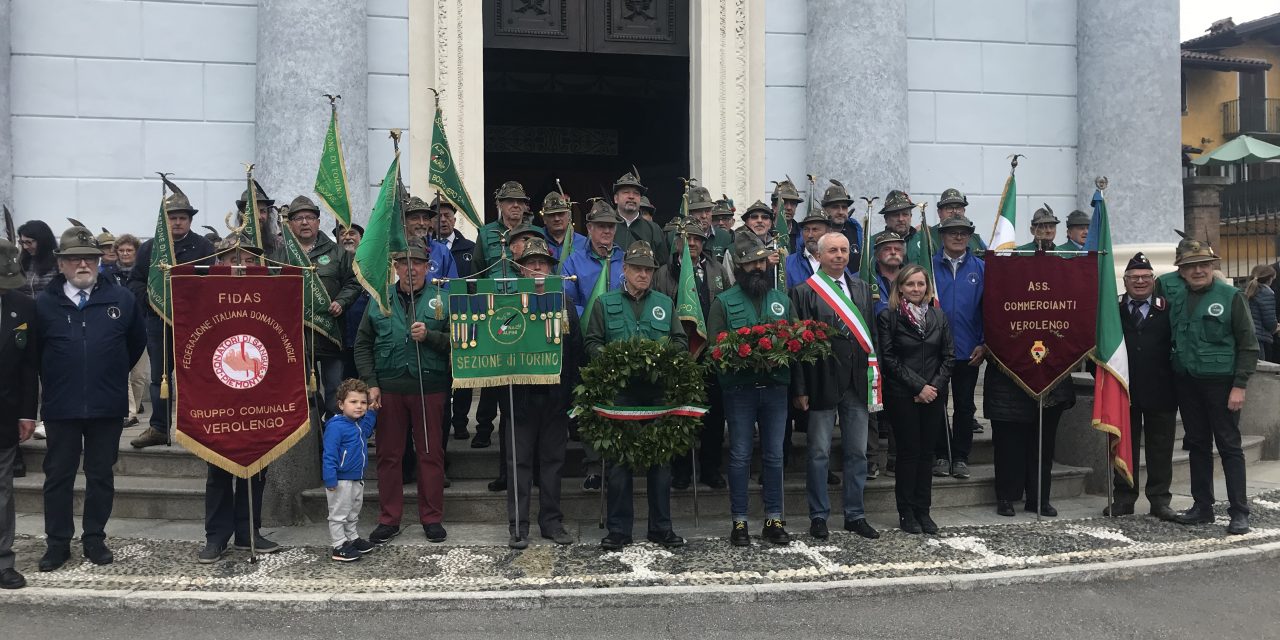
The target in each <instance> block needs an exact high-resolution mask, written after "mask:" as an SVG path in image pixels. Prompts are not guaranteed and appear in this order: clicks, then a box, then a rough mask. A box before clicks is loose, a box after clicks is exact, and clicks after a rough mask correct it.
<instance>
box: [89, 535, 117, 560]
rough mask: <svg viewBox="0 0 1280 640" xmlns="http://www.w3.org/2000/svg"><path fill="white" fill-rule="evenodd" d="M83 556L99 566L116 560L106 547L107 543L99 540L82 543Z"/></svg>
mask: <svg viewBox="0 0 1280 640" xmlns="http://www.w3.org/2000/svg"><path fill="white" fill-rule="evenodd" d="M84 557H86V558H88V559H89V562H92V563H94V564H96V565H99V566H101V565H105V564H111V563H112V562H115V560H116V557H115V554H113V553H111V550H110V549H108V548H107V543H105V542H103V541H101V540H95V541H93V542H86V543H84Z"/></svg>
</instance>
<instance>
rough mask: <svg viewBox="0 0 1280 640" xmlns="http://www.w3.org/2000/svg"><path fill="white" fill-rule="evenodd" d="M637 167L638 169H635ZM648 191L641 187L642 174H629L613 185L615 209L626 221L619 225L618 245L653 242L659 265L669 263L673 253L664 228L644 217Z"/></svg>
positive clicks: (628, 245)
mask: <svg viewBox="0 0 1280 640" xmlns="http://www.w3.org/2000/svg"><path fill="white" fill-rule="evenodd" d="M633 168H634V167H633ZM645 191H648V189H646V188H645V186H644V185H642V184H640V175H639V173H638V172H637V173H630V172H628V173H625V174H623V176H622V177H621V178H618V180H617V181H616V182H614V183H613V206H615V207H617V208H618V215H619V216H621V217H622V222H620V223H618V237H617V243H618V246H619V247H630V246H631V243H633V242H635V241H636V240H644V241H645V242H648V243H649V246H650V247H652V248H653V250H654V252H655V255H656V256H657V262H658V266H662V265H664V264H666V263H667V258H669V257H670V253H671V252H670V251H669V250H668V249H667V236H666V235H665V234H663V233H662V227H660V226H658V224H657V223H656V222H654V221H652V220H646V219H645V217H644V216H642V215H640V199H641V198H643V197H644V192H645Z"/></svg>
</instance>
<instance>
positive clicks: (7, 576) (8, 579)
mask: <svg viewBox="0 0 1280 640" xmlns="http://www.w3.org/2000/svg"><path fill="white" fill-rule="evenodd" d="M25 586H27V579H26V578H24V577H22V574H21V573H18V570H17V569H14V568H13V567H8V568H5V569H0V589H21V588H23V587H25Z"/></svg>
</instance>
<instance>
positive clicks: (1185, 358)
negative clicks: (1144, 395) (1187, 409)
mask: <svg viewBox="0 0 1280 640" xmlns="http://www.w3.org/2000/svg"><path fill="white" fill-rule="evenodd" d="M1160 291H1161V293H1163V294H1164V297H1165V299H1166V300H1167V301H1168V302H1169V319H1170V321H1171V322H1172V323H1173V370H1174V371H1176V372H1178V373H1181V374H1185V375H1189V376H1191V377H1193V378H1230V377H1232V376H1234V375H1235V365H1236V336H1235V333H1233V332H1232V330H1231V307H1232V302H1234V299H1235V296H1237V295H1239V293H1240V292H1239V291H1238V290H1237V289H1236V288H1235V287H1233V286H1231V285H1229V284H1226V283H1223V282H1220V281H1218V280H1217V279H1216V278H1215V279H1214V281H1213V284H1212V285H1210V286H1209V290H1208V291H1206V292H1205V293H1204V295H1202V296H1201V297H1200V301H1199V302H1198V303H1196V306H1195V308H1194V309H1188V308H1187V302H1188V299H1189V297H1190V294H1191V292H1190V291H1189V290H1188V289H1187V285H1186V281H1185V280H1183V279H1182V278H1181V277H1179V276H1178V274H1176V273H1169V274H1165V275H1163V276H1160Z"/></svg>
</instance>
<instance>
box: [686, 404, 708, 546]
mask: <svg viewBox="0 0 1280 640" xmlns="http://www.w3.org/2000/svg"><path fill="white" fill-rule="evenodd" d="M703 428H706V427H703ZM690 459H691V460H692V461H693V526H694V527H700V526H702V524H701V523H700V522H698V441H697V440H694V441H693V455H692V457H691V458H690Z"/></svg>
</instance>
